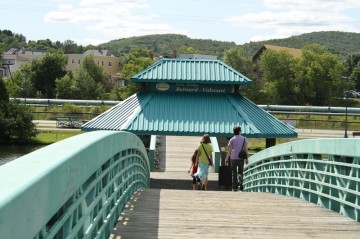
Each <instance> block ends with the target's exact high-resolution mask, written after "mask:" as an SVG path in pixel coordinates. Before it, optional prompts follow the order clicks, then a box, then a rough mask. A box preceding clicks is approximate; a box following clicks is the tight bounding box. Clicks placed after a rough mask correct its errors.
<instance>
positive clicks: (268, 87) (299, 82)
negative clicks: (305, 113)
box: [260, 45, 348, 105]
mask: <svg viewBox="0 0 360 239" xmlns="http://www.w3.org/2000/svg"><path fill="white" fill-rule="evenodd" d="M260 68H261V71H262V72H263V80H264V81H265V89H264V91H265V93H266V95H267V99H268V102H269V103H270V104H290V105H305V104H310V105H328V104H329V103H330V100H331V98H332V97H334V96H339V95H340V94H342V92H343V91H344V89H346V88H347V87H348V86H347V85H346V82H345V81H342V80H341V76H342V75H343V74H344V72H345V70H346V69H345V67H344V66H343V64H342V62H341V60H340V58H339V57H337V56H335V55H333V54H331V53H329V52H327V51H325V50H324V49H323V48H322V47H317V46H315V45H312V46H310V47H307V48H304V50H303V54H302V57H301V58H300V59H298V60H295V59H294V58H293V57H292V56H291V55H290V54H288V53H286V52H276V51H271V50H268V51H265V52H264V53H263V55H262V57H261V61H260Z"/></svg>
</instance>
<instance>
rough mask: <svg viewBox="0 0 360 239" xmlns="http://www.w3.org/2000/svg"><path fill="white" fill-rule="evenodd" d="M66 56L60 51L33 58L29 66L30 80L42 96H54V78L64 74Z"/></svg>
mask: <svg viewBox="0 0 360 239" xmlns="http://www.w3.org/2000/svg"><path fill="white" fill-rule="evenodd" d="M66 64H67V57H66V56H64V54H63V53H62V52H59V51H57V52H55V53H54V54H47V55H46V56H44V58H42V59H40V60H33V61H32V62H31V66H30V70H31V72H30V77H31V81H32V83H33V85H34V87H35V89H36V90H37V91H40V92H41V94H42V95H44V97H47V98H54V96H55V80H56V79H58V78H61V77H63V76H65V74H66Z"/></svg>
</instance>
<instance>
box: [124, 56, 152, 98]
mask: <svg viewBox="0 0 360 239" xmlns="http://www.w3.org/2000/svg"><path fill="white" fill-rule="evenodd" d="M150 54H151V51H149V50H142V49H132V50H131V51H130V53H129V54H128V55H127V56H126V57H125V60H124V66H123V68H122V70H121V75H122V77H123V79H125V80H127V83H126V87H125V89H124V91H122V92H121V93H120V95H121V99H120V100H123V99H126V98H128V97H129V96H131V95H133V94H134V93H136V92H138V91H139V85H138V84H134V83H132V82H131V81H130V78H131V77H132V76H134V75H135V74H137V73H139V72H140V71H142V70H144V69H145V68H147V67H148V66H150V65H151V64H153V63H154V62H153V60H152V59H150V58H149V56H150Z"/></svg>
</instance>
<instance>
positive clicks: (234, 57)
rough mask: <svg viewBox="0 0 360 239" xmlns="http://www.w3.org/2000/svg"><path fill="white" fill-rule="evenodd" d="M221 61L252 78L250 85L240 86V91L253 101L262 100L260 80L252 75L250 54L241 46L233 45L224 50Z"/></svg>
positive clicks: (258, 101)
mask: <svg viewBox="0 0 360 239" xmlns="http://www.w3.org/2000/svg"><path fill="white" fill-rule="evenodd" d="M223 61H224V62H225V63H226V64H228V65H229V66H231V67H232V68H234V69H235V70H237V71H238V72H240V73H241V74H243V75H245V76H246V77H248V78H249V79H251V80H252V84H251V85H250V86H246V87H242V89H241V90H240V93H241V94H244V95H246V96H247V97H248V98H250V99H251V100H253V101H254V102H257V103H261V102H262V100H263V95H262V93H261V85H260V82H258V81H257V77H256V75H254V72H253V64H252V61H251V56H250V55H249V54H248V53H247V52H246V51H245V49H244V48H242V47H233V48H230V49H229V50H226V51H225V53H224V57H223Z"/></svg>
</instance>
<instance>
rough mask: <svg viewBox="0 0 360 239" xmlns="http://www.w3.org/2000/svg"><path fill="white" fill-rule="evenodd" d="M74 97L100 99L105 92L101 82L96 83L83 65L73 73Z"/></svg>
mask: <svg viewBox="0 0 360 239" xmlns="http://www.w3.org/2000/svg"><path fill="white" fill-rule="evenodd" d="M74 82H75V87H74V98H75V99H83V100H92V99H101V98H102V96H103V95H104V93H105V89H104V86H103V84H102V83H99V82H98V83H97V82H96V81H95V79H93V78H92V77H91V75H90V74H89V73H88V71H87V70H86V69H85V68H84V67H80V68H79V69H78V70H77V71H75V73H74Z"/></svg>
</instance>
